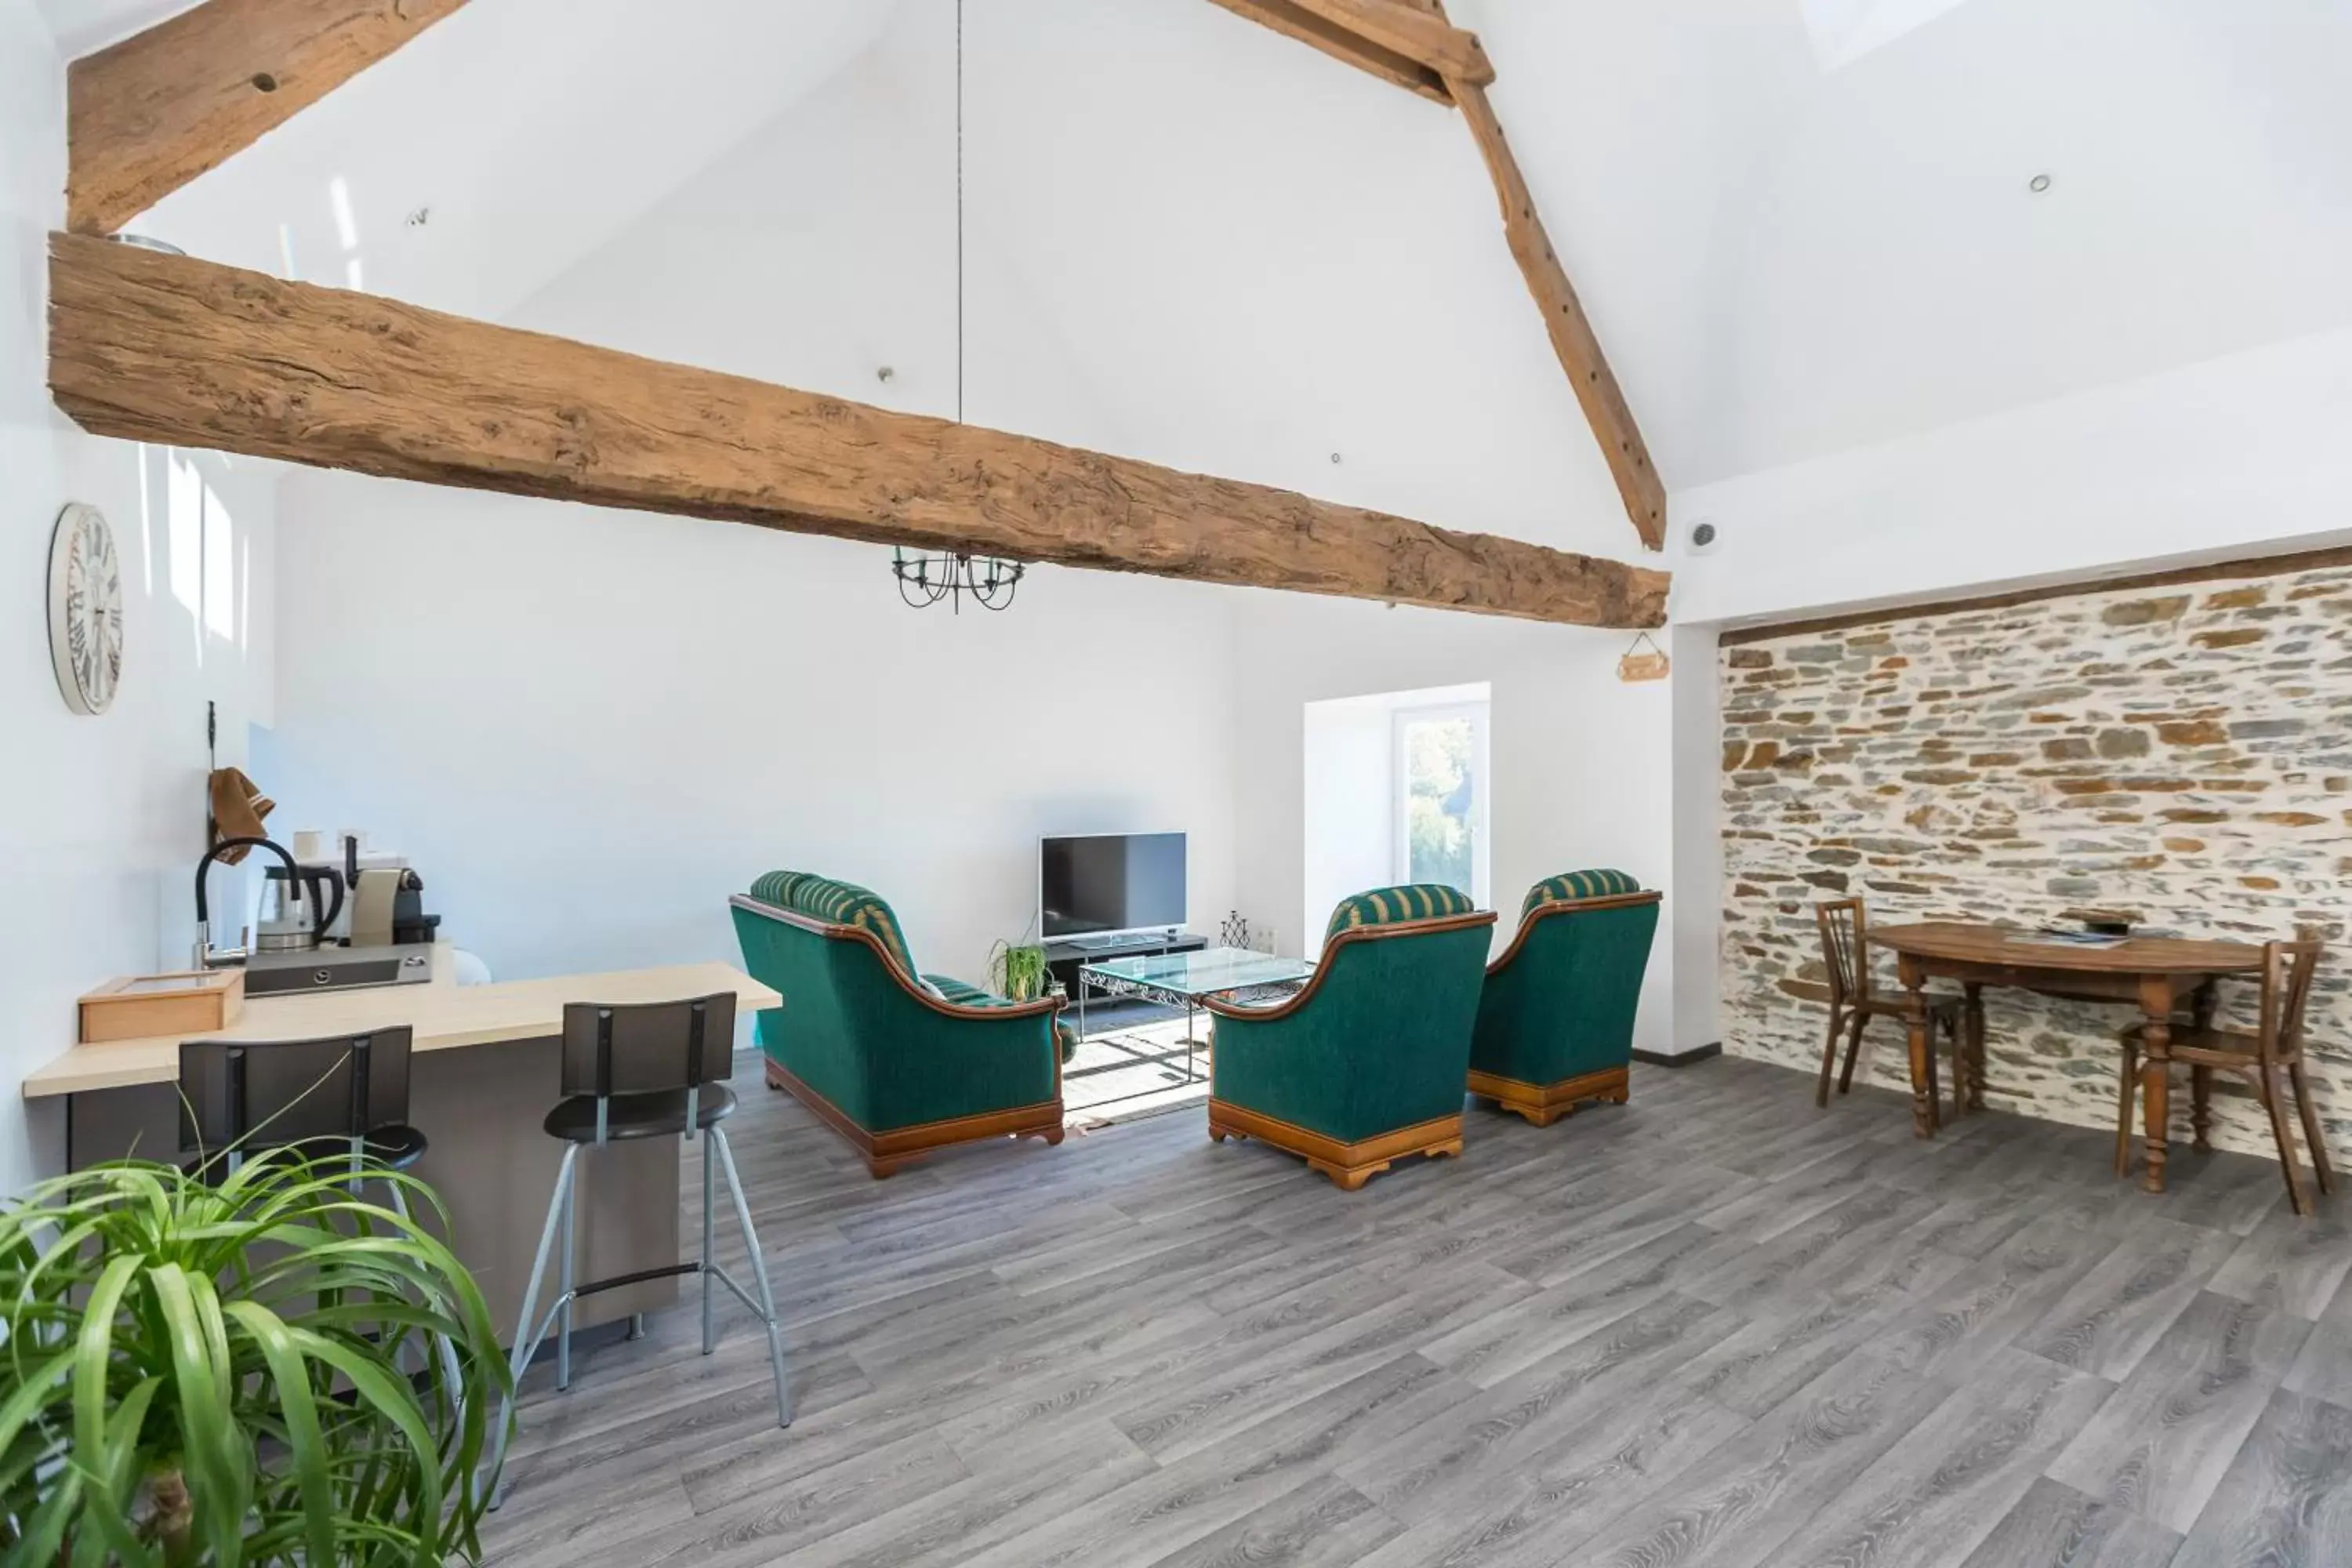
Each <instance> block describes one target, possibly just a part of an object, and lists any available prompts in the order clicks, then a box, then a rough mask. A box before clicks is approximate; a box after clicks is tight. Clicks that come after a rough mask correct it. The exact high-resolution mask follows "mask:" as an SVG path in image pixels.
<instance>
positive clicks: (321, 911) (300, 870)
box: [253, 866, 343, 952]
mask: <svg viewBox="0 0 2352 1568" xmlns="http://www.w3.org/2000/svg"><path fill="white" fill-rule="evenodd" d="M330 898H331V899H332V900H333V901H332V902H329V901H328V900H330ZM342 909H343V878H342V873H341V872H340V871H337V870H336V869H335V868H333V867H332V866H301V867H288V866H272V867H269V868H268V869H266V870H265V871H264V872H263V873H262V883H261V916H260V922H259V923H258V924H257V925H256V926H255V927H254V931H253V946H254V951H255V952H309V951H310V950H311V949H313V948H315V947H317V946H318V945H319V944H320V941H321V940H322V939H323V938H324V937H325V935H326V931H327V928H328V927H329V926H331V925H333V924H334V923H335V917H336V916H337V915H339V914H341V912H342Z"/></svg>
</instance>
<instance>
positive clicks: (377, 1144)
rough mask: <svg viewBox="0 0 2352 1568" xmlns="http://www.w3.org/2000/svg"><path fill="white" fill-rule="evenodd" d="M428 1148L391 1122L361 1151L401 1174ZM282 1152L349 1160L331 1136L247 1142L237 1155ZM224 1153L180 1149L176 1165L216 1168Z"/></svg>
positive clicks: (421, 1137)
mask: <svg viewBox="0 0 2352 1568" xmlns="http://www.w3.org/2000/svg"><path fill="white" fill-rule="evenodd" d="M430 1147H431V1145H430V1144H429V1143H428V1142H426V1141H425V1134H424V1133H422V1132H419V1131H417V1130H416V1129H415V1128H414V1127H409V1126H406V1125H404V1124H402V1123H400V1122H394V1123H393V1124H392V1125H390V1126H388V1127H379V1128H377V1129H375V1130H374V1131H372V1132H370V1133H369V1134H368V1135H367V1142H366V1143H365V1144H364V1145H363V1152H364V1153H365V1154H366V1156H367V1158H368V1159H369V1160H370V1161H372V1162H373V1163H374V1164H376V1165H378V1166H381V1167H383V1169H385V1170H388V1171H405V1170H406V1169H408V1168H409V1167H410V1166H411V1165H414V1164H415V1163H416V1162H417V1161H419V1160H422V1159H423V1158H425V1150H426V1149H428V1148H430ZM285 1149H291V1150H293V1151H294V1152H295V1154H296V1155H297V1156H299V1158H301V1159H304V1160H311V1161H335V1162H343V1163H347V1162H349V1161H350V1159H351V1157H352V1141H351V1140H350V1139H348V1138H337V1137H333V1136H328V1137H323V1138H304V1139H301V1140H299V1141H298V1142H292V1143H265V1144H262V1145H260V1146H259V1147H256V1146H255V1145H253V1144H251V1143H249V1142H248V1143H245V1144H241V1145H239V1146H238V1150H237V1152H239V1153H242V1154H243V1155H245V1156H246V1157H247V1159H253V1158H256V1157H257V1156H259V1155H262V1154H265V1153H267V1154H275V1153H277V1152H279V1151H280V1150H285ZM224 1152H225V1151H223V1150H219V1149H210V1150H205V1149H183V1150H182V1151H180V1163H181V1164H182V1165H183V1166H184V1167H185V1168H187V1169H189V1170H191V1171H193V1170H194V1169H195V1168H196V1167H197V1166H199V1165H203V1164H206V1163H212V1164H215V1165H217V1164H219V1163H221V1155H222V1154H223V1153H224Z"/></svg>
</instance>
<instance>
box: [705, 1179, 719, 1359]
mask: <svg viewBox="0 0 2352 1568" xmlns="http://www.w3.org/2000/svg"><path fill="white" fill-rule="evenodd" d="M712 1136H716V1134H715V1133H714V1134H711V1135H708V1136H705V1137H704V1139H703V1140H702V1353H703V1354H704V1355H709V1353H710V1352H712V1351H715V1350H717V1349H718V1348H719V1327H718V1321H717V1320H716V1319H714V1318H713V1317H712V1316H711V1315H710V1276H711V1272H712V1269H711V1257H710V1242H711V1237H712V1235H713V1232H712V1229H711V1223H710V1196H711V1192H710V1188H711V1179H712V1177H713V1176H714V1175H715V1174H716V1171H715V1169H714V1167H715V1166H716V1165H717V1163H718V1162H717V1161H715V1160H714V1159H712V1158H711V1154H710V1147H711V1144H710V1139H711V1137H712Z"/></svg>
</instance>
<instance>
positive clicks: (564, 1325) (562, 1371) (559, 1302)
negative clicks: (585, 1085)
mask: <svg viewBox="0 0 2352 1568" xmlns="http://www.w3.org/2000/svg"><path fill="white" fill-rule="evenodd" d="M572 1147H574V1148H577V1147H579V1145H577V1144H574V1145H572ZM578 1190H579V1184H578V1183H576V1182H566V1183H564V1184H563V1236H562V1243H563V1261H562V1270H563V1271H562V1274H561V1275H560V1276H559V1277H558V1278H559V1282H560V1286H561V1289H562V1295H560V1296H558V1297H557V1298H556V1299H555V1300H556V1313H557V1317H556V1326H555V1386H556V1389H557V1391H558V1392H562V1391H566V1390H569V1389H570V1388H571V1386H572V1284H573V1282H574V1276H573V1274H572V1235H573V1233H574V1232H575V1231H577V1230H578V1229H579V1228H580V1226H579V1224H578V1220H577V1215H576V1214H575V1212H574V1205H573V1203H572V1196H573V1194H575V1193H576V1192H577V1191H578Z"/></svg>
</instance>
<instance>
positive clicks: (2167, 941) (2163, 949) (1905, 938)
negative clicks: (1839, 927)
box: [1869, 921, 2263, 1193]
mask: <svg viewBox="0 0 2352 1568" xmlns="http://www.w3.org/2000/svg"><path fill="white" fill-rule="evenodd" d="M1869 940H1870V942H1871V944H1872V945H1873V946H1874V947H1883V948H1885V949H1886V950H1887V951H1889V952H1893V953H1894V954H1895V973H1896V976H1897V977H1898V978H1899V979H1900V980H1901V981H1902V984H1903V988H1904V990H1906V992H1908V993H1909V994H1910V995H1909V1003H1910V1024H1911V1122H1912V1131H1914V1132H1916V1134H1917V1135H1918V1136H1920V1137H1922V1138H1927V1137H1932V1136H1934V1134H1935V1131H1936V1129H1937V1104H1936V1096H1935V1093H1934V1091H1933V1089H1932V1088H1931V1085H1932V1082H1933V1070H1932V1069H1933V1058H1932V1057H1931V1056H1930V1054H1929V1053H1930V1050H1931V1047H1932V1042H1931V1041H1930V1040H1929V1038H1928V1028H1929V1019H1928V1016H1927V983H1928V982H1929V981H1930V980H1957V981H1958V982H1959V983H1960V986H1961V990H1962V994H1963V998H1964V1003H1963V1006H1962V1010H1961V1027H1962V1029H1963V1030H1964V1034H1963V1036H1962V1041H1961V1045H1962V1049H1963V1051H1964V1052H1965V1053H1966V1057H1967V1064H1968V1065H1967V1069H1966V1074H1965V1076H1966V1077H1967V1079H1968V1085H1967V1104H1968V1105H1969V1107H1970V1108H1972V1109H1975V1108H1981V1107H1982V1105H1983V1104H1984V988H1985V987H1986V986H1988V985H2005V986H2011V987H2014V988H2016V989H2018V990H2021V991H2032V992H2037V993H2040V994H2042V995H2046V996H2059V997H2064V998H2066V999H2068V1000H2070V1001H2078V1002H2116V1003H2123V1004H2126V1005H2136V1006H2137V1007H2138V1008H2139V1011H2140V1016H2141V1018H2142V1019H2143V1021H2144V1028H2145V1030H2146V1034H2145V1039H2144V1044H2143V1047H2142V1048H2143V1050H2144V1051H2145V1053H2146V1062H2145V1065H2144V1066H2143V1067H2142V1068H2141V1069H2140V1100H2141V1104H2142V1107H2143V1110H2144V1111H2145V1114H2146V1126H2147V1190H2148V1191H2149V1192H2152V1193H2160V1192H2162V1191H2163V1190H2164V1165H2165V1160H2166V1157H2167V1153H2166V1147H2165V1144H2166V1134H2167V1131H2168V1122H2169V1119H2170V1116H2171V1110H2172V1108H2171V1088H2172V1061H2171V1055H2172V1053H2171V1047H2172V1016H2173V1014H2174V1012H2175V1011H2176V1010H2177V1009H2178V1008H2179V1006H2180V1005H2181V1003H2182V1001H2183V999H2184V998H2185V999H2187V1000H2188V1001H2189V1005H2190V1006H2191V1008H2192V1009H2193V1010H2194V1014H2195V1016H2196V1020H2197V1026H2198V1027H2200V1028H2203V1027H2205V1026H2208V1025H2210V1023H2211V1022H2212V1016H2213V1003H2214V984H2215V982H2217V981H2218V980H2220V979H2221V977H2222V976H2223V975H2226V974H2252V973H2260V972H2261V970H2262V966H2263V950H2262V949H2261V948H2260V947H2257V946H2253V945H2252V944H2250V943H2247V942H2192V941H2187V940H2184V939H2181V938H2178V937H2154V936H2136V937H2128V938H2126V939H2125V940H2124V941H2122V942H2117V943H2116V944H2115V945H2114V946H2112V947H2094V946H2087V945H2084V944H2079V943H2074V942H2063V941H2054V940H2052V939H2051V938H2048V937H2044V936H2040V935H2039V934H2038V933H2036V932H2034V931H2024V930H2019V929H2016V928H2012V927H2006V926H1994V925H1985V924H1980V923H1978V922H1974V921H1922V922H1920V923H1918V924H1916V925H1890V926H1878V927H1874V928H1873V929H1872V930H1871V931H1870V932H1869ZM2195 1134H2196V1140H2197V1147H2199V1148H2200V1149H2201V1148H2204V1147H2205V1146H2206V1136H2207V1125H2206V1108H2205V1107H2204V1106H2202V1105H2200V1106H2198V1107H2197V1110H2196V1117H2195Z"/></svg>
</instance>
